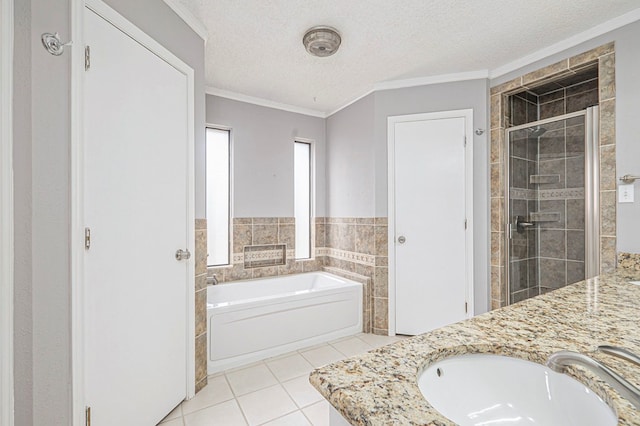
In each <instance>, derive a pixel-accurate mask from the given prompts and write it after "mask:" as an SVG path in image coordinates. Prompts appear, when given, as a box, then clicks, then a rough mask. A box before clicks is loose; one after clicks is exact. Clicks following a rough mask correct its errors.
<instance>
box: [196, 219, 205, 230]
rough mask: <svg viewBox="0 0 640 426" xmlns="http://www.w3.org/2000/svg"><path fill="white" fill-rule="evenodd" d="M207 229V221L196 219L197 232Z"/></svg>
mask: <svg viewBox="0 0 640 426" xmlns="http://www.w3.org/2000/svg"><path fill="white" fill-rule="evenodd" d="M200 229H207V219H196V231H197V230H200Z"/></svg>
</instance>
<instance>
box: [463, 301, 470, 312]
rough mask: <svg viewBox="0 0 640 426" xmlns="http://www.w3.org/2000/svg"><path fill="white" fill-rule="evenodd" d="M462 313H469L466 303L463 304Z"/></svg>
mask: <svg viewBox="0 0 640 426" xmlns="http://www.w3.org/2000/svg"><path fill="white" fill-rule="evenodd" d="M464 313H465V314H467V313H469V304H468V303H467V302H464Z"/></svg>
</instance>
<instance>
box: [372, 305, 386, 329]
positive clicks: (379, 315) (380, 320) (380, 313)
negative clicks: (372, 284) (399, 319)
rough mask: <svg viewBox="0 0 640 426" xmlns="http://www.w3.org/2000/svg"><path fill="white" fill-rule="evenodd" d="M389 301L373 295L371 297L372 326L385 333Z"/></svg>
mask: <svg viewBox="0 0 640 426" xmlns="http://www.w3.org/2000/svg"><path fill="white" fill-rule="evenodd" d="M388 309H389V301H388V299H384V298H379V297H374V299H373V328H374V329H377V330H381V331H384V333H387V332H388V330H389V315H388Z"/></svg>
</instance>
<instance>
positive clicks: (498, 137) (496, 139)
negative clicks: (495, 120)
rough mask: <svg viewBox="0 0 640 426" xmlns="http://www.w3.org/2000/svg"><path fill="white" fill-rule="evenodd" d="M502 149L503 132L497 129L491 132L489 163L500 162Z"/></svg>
mask: <svg viewBox="0 0 640 426" xmlns="http://www.w3.org/2000/svg"><path fill="white" fill-rule="evenodd" d="M503 147H504V130H502V129H500V128H498V129H493V130H491V159H490V161H491V163H501V162H502V151H503Z"/></svg>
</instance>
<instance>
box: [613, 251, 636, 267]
mask: <svg viewBox="0 0 640 426" xmlns="http://www.w3.org/2000/svg"><path fill="white" fill-rule="evenodd" d="M618 265H619V266H620V267H621V268H624V269H630V270H632V271H640V253H624V252H620V253H618Z"/></svg>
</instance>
